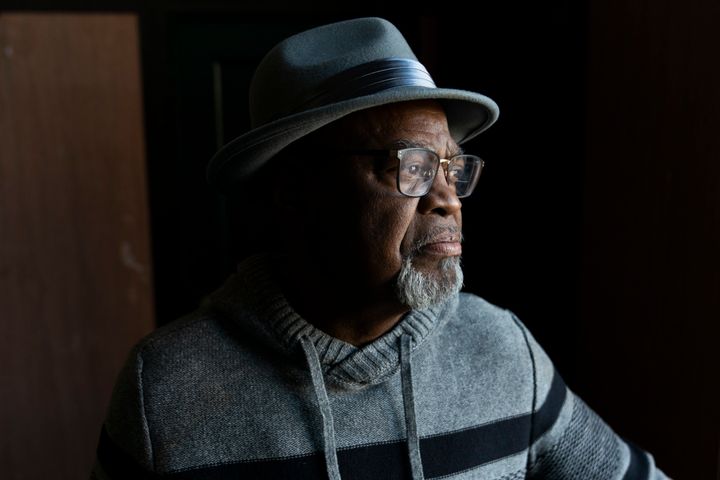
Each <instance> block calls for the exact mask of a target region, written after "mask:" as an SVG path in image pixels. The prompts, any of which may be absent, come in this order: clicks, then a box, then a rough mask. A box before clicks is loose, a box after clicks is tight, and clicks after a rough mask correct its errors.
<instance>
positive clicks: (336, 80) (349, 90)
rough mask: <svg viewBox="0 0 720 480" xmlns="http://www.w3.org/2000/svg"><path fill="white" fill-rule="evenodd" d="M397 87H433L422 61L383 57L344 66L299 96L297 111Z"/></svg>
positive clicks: (433, 84) (433, 83)
mask: <svg viewBox="0 0 720 480" xmlns="http://www.w3.org/2000/svg"><path fill="white" fill-rule="evenodd" d="M397 87H425V88H436V86H435V82H433V79H432V77H430V74H429V73H428V71H427V69H426V68H425V67H424V66H423V64H422V63H420V62H417V61H415V60H411V59H409V58H384V59H382V60H375V61H372V62H368V63H364V64H362V65H358V66H356V67H353V68H350V69H348V70H345V71H343V72H341V73H339V74H337V75H335V76H334V77H330V78H329V79H328V80H326V81H325V82H324V83H323V84H322V85H321V87H320V88H319V89H318V91H316V92H313V93H312V94H311V95H308V96H307V97H306V98H305V99H304V100H301V101H300V103H299V106H298V107H297V108H296V109H295V111H296V112H299V111H302V110H307V109H310V108H314V107H320V106H322V105H328V104H330V103H336V102H340V101H342V100H350V99H351V98H357V97H363V96H366V95H372V94H374V93H378V92H382V91H384V90H388V89H391V88H397Z"/></svg>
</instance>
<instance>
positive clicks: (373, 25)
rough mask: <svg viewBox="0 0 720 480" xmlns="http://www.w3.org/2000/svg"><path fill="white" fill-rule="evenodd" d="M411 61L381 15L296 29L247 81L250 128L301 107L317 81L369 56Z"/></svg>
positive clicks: (318, 86) (403, 42)
mask: <svg viewBox="0 0 720 480" xmlns="http://www.w3.org/2000/svg"><path fill="white" fill-rule="evenodd" d="M389 58H400V59H409V60H414V61H416V60H417V58H416V57H415V54H414V53H413V52H412V49H411V48H410V46H409V45H408V43H407V41H406V40H405V38H404V37H403V36H402V34H401V33H400V32H399V31H398V29H397V28H396V27H395V26H394V25H393V24H392V23H390V22H388V21H387V20H384V19H382V18H359V19H354V20H347V21H344V22H338V23H333V24H330V25H324V26H322V27H317V28H314V29H311V30H307V31H304V32H301V33H298V34H296V35H294V36H292V37H289V38H287V39H285V40H284V41H282V42H280V43H279V44H277V45H276V46H275V47H274V48H273V49H272V50H270V52H268V54H267V55H265V57H264V58H263V60H262V61H261V62H260V65H259V66H258V68H257V70H256V71H255V75H254V76H253V79H252V81H251V83H250V120H251V123H252V126H253V128H256V127H258V126H261V125H263V124H266V123H269V122H271V121H273V120H276V119H278V118H281V117H283V116H287V115H290V114H292V113H297V112H299V111H302V110H303V106H304V105H305V104H306V103H307V101H308V100H310V99H311V98H312V97H313V96H314V95H316V94H318V93H319V92H321V91H322V88H323V84H325V83H326V82H327V81H328V80H330V79H331V78H333V77H336V76H337V75H339V74H341V73H342V72H346V71H348V70H349V69H352V68H354V67H358V66H360V65H364V64H368V63H370V62H373V61H377V60H383V59H389Z"/></svg>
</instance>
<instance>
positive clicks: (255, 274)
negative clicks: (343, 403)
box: [213, 255, 457, 388]
mask: <svg viewBox="0 0 720 480" xmlns="http://www.w3.org/2000/svg"><path fill="white" fill-rule="evenodd" d="M275 262H276V260H274V259H273V257H271V256H270V255H257V256H253V257H250V258H248V259H246V260H244V261H243V262H241V263H240V264H239V265H238V271H237V274H236V275H234V276H233V277H231V278H230V279H229V280H228V282H227V284H226V285H225V286H224V287H223V288H222V289H221V291H223V290H224V291H225V294H221V295H219V296H218V295H215V296H214V301H213V303H216V304H217V303H218V301H220V302H221V303H225V304H226V305H227V304H228V303H230V304H233V306H234V307H235V308H233V310H236V309H237V313H238V314H239V315H233V317H235V318H236V319H241V318H243V317H245V318H247V317H246V315H242V310H243V309H247V310H249V311H251V312H253V315H252V317H254V318H253V321H255V322H259V323H260V324H261V325H260V326H262V327H264V328H265V329H267V330H269V331H270V333H271V334H272V336H274V337H275V339H276V340H277V341H279V343H280V344H281V345H282V346H283V347H284V348H285V349H286V350H288V351H289V352H294V351H296V350H297V349H298V348H299V343H300V339H301V338H302V337H306V338H308V339H309V340H310V341H311V342H312V343H313V344H314V346H315V349H316V350H317V353H318V356H319V359H320V363H321V365H322V368H323V371H324V373H325V375H327V376H328V377H329V378H332V379H333V380H334V381H336V382H338V383H340V384H343V385H345V386H348V387H356V388H361V387H363V386H366V385H372V384H376V383H380V382H382V381H384V380H386V379H387V377H389V376H390V375H392V374H394V373H395V372H396V371H397V370H398V368H399V366H400V362H399V357H400V341H399V339H400V337H402V336H403V335H405V334H407V335H409V336H410V338H411V348H412V350H415V349H417V348H418V347H420V345H422V343H423V342H424V341H425V340H426V339H427V338H428V337H429V336H430V335H431V334H432V333H433V332H434V331H435V330H437V329H438V328H439V327H440V326H441V325H442V324H443V323H444V319H445V317H446V315H444V314H443V312H444V311H445V310H447V309H448V308H452V306H453V305H455V304H456V303H457V296H455V297H454V298H453V299H452V300H450V301H448V302H446V303H444V304H441V305H438V306H434V307H431V308H429V309H426V310H412V311H410V312H409V313H408V314H406V315H405V316H404V317H403V318H402V319H401V320H400V321H399V322H398V323H397V325H395V326H394V327H393V328H392V329H391V330H390V331H389V332H387V333H385V334H384V335H382V336H381V337H379V338H378V339H376V340H375V341H373V342H371V343H369V344H367V345H364V346H363V347H355V346H354V345H351V344H349V343H346V342H344V341H342V340H340V339H337V338H335V337H332V336H330V335H328V334H327V333H325V332H323V331H322V330H320V329H319V328H316V327H315V326H313V325H312V324H311V323H309V322H308V321H306V320H305V319H304V318H302V317H301V316H300V315H299V314H298V313H297V312H296V311H295V310H294V309H293V308H292V306H291V305H290V304H289V303H288V301H287V299H286V298H285V296H284V295H283V293H282V291H281V290H280V287H279V285H278V283H277V282H276V281H275V280H274V276H273V268H274V267H273V265H274V264H275ZM221 298H224V300H221ZM227 306H230V305H227ZM246 313H247V312H246Z"/></svg>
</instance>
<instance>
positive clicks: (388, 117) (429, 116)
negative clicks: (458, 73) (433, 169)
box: [334, 100, 458, 153]
mask: <svg viewBox="0 0 720 480" xmlns="http://www.w3.org/2000/svg"><path fill="white" fill-rule="evenodd" d="M334 130H335V138H336V139H337V140H338V141H341V142H343V143H344V144H345V145H346V146H347V145H352V146H354V147H376V148H388V147H391V146H393V144H396V143H397V142H402V141H409V142H412V143H414V144H419V145H422V146H427V147H429V148H433V149H436V150H438V153H444V152H445V151H447V150H456V149H457V148H458V147H457V145H456V144H455V141H454V140H453V139H452V137H451V136H450V132H449V130H448V124H447V118H446V116H445V112H444V110H443V108H442V106H441V105H440V104H439V103H438V102H436V101H432V100H426V101H416V102H403V103H393V104H389V105H383V106H380V107H375V108H371V109H368V110H363V111H360V112H356V113H354V114H351V115H349V116H347V117H345V118H344V119H342V120H341V121H340V122H338V123H337V125H336V128H335V129H334Z"/></svg>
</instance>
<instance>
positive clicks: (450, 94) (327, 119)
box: [207, 87, 500, 192]
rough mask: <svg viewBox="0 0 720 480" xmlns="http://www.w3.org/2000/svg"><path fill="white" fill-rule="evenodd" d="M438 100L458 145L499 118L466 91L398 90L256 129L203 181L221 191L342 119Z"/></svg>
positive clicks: (223, 152) (220, 156) (231, 146)
mask: <svg viewBox="0 0 720 480" xmlns="http://www.w3.org/2000/svg"><path fill="white" fill-rule="evenodd" d="M428 99H432V100H438V101H440V102H441V104H442V105H443V107H444V109H445V115H446V116H447V119H448V127H449V130H450V134H451V135H452V137H453V139H454V140H455V141H456V142H457V143H458V144H462V143H464V142H466V141H468V140H470V139H471V138H473V137H475V136H477V135H478V134H479V133H481V132H483V131H484V130H486V129H487V128H488V127H490V126H491V125H492V124H493V123H495V121H496V120H497V118H498V115H499V113H500V112H499V109H498V106H497V104H496V103H495V102H494V101H493V100H492V99H490V98H488V97H486V96H484V95H481V94H479V93H475V92H469V91H465V90H455V89H445V88H427V87H401V88H394V89H389V90H384V91H382V92H378V93H375V94H372V95H367V96H362V97H357V98H352V99H349V100H344V101H341V102H337V103H333V104H330V105H324V106H320V107H316V108H313V109H310V110H305V111H303V112H300V113H296V114H294V115H290V116H287V117H283V118H280V119H278V120H275V121H273V122H270V123H267V124H265V125H262V126H260V127H258V128H255V129H253V130H251V131H249V132H247V133H245V134H243V135H241V136H239V137H237V138H235V139H234V140H232V141H231V142H230V143H228V144H226V145H225V146H223V147H222V148H221V149H220V150H219V151H218V152H217V153H216V154H215V155H214V156H213V158H212V159H211V160H210V163H209V165H208V169H207V179H208V182H209V183H210V184H211V185H212V186H214V187H215V188H217V189H219V190H220V191H223V192H229V191H230V190H231V189H232V188H233V186H235V185H237V184H238V183H240V182H242V181H244V180H247V179H248V178H249V177H250V176H252V175H253V174H254V173H255V172H256V171H258V170H259V169H260V168H261V167H262V166H263V165H264V164H265V163H267V162H268V161H269V160H270V159H272V158H273V157H274V156H275V155H277V154H278V153H279V152H280V151H281V150H282V149H283V148H285V147H287V146H288V145H290V144H291V143H293V142H295V141H296V140H299V139H300V138H302V137H304V136H305V135H308V134H310V133H312V132H314V131H315V130H317V129H319V128H321V127H324V126H325V125H328V124H329V123H332V122H334V121H336V120H338V119H340V118H342V117H344V116H346V115H349V114H351V113H353V112H357V111H360V110H365V109H367V108H372V107H377V106H380V105H385V104H389V103H397V102H407V101H412V100H428Z"/></svg>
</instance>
